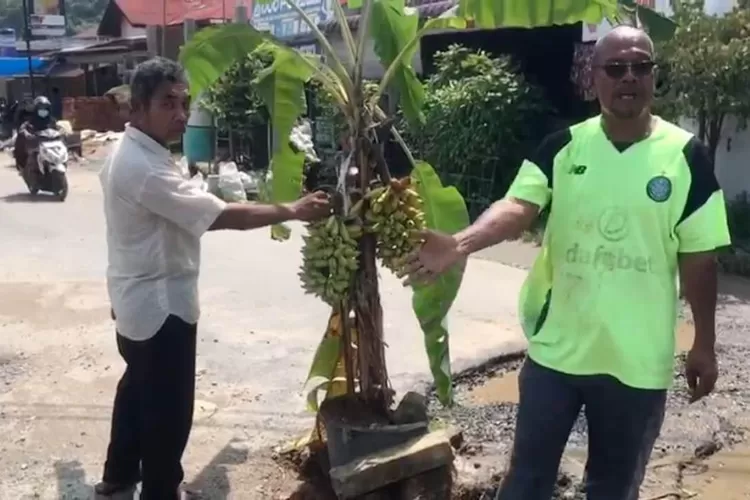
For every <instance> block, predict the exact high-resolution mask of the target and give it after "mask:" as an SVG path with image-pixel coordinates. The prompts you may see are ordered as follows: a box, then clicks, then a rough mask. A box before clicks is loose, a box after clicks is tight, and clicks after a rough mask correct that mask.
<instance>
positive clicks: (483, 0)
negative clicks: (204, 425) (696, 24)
mask: <svg viewBox="0 0 750 500" xmlns="http://www.w3.org/2000/svg"><path fill="white" fill-rule="evenodd" d="M458 13H459V15H460V16H462V17H464V18H466V19H469V20H471V22H472V23H473V24H474V25H475V26H476V27H478V28H485V29H488V28H500V27H514V28H536V27H539V26H551V25H559V24H574V23H577V22H580V21H583V22H584V23H588V24H599V22H601V20H602V19H603V18H608V19H609V20H610V21H612V22H613V23H614V24H619V23H620V22H622V21H625V20H628V19H629V18H632V17H633V16H634V15H637V17H638V19H639V20H640V21H641V23H643V25H644V26H645V27H646V29H648V31H649V33H650V34H651V36H652V37H653V38H654V39H655V40H657V39H658V40H667V39H669V38H670V37H671V36H672V35H673V33H674V29H675V25H674V23H673V22H671V21H670V20H669V19H667V18H665V17H664V16H662V15H661V14H659V13H657V12H656V11H655V10H653V9H651V8H649V7H646V6H644V5H641V4H639V3H637V2H636V1H635V0H534V1H518V0H460V1H459V3H458Z"/></svg>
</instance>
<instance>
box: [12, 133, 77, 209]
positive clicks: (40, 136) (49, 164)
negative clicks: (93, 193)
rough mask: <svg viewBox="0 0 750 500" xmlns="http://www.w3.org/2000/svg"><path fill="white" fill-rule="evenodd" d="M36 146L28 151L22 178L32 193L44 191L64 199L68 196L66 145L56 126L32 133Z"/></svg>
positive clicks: (61, 199)
mask: <svg viewBox="0 0 750 500" xmlns="http://www.w3.org/2000/svg"><path fill="white" fill-rule="evenodd" d="M34 139H35V142H36V146H37V147H35V148H34V150H33V151H30V153H31V154H30V155H29V159H28V163H27V165H26V168H25V169H24V172H23V173H22V175H23V180H24V182H26V186H27V187H28V188H29V192H30V193H31V194H32V195H36V194H37V193H38V192H39V191H46V192H50V193H53V194H54V195H56V196H57V198H58V200H60V201H65V198H67V197H68V177H67V170H68V147H67V145H66V144H65V141H64V140H63V136H62V134H61V133H60V131H59V130H57V129H56V128H47V129H45V130H41V131H39V132H37V133H35V134H34Z"/></svg>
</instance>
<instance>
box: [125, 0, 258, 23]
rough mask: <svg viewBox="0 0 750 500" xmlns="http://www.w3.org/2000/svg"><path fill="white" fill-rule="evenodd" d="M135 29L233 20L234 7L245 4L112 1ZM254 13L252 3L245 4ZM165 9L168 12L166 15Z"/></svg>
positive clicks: (233, 0) (239, 1)
mask: <svg viewBox="0 0 750 500" xmlns="http://www.w3.org/2000/svg"><path fill="white" fill-rule="evenodd" d="M112 1H114V2H115V3H116V4H117V6H118V7H119V8H120V10H121V11H122V13H123V14H124V15H125V18H126V19H127V20H128V22H129V23H130V24H131V25H133V26H160V25H163V24H164V21H165V20H166V24H167V25H173V24H182V23H183V22H184V21H185V19H195V20H196V21H208V20H211V19H230V20H231V19H232V17H233V16H234V7H235V5H237V4H240V5H241V4H242V0H112ZM244 5H245V6H247V8H248V10H249V11H250V12H252V7H253V2H252V0H244ZM165 9H166V11H165Z"/></svg>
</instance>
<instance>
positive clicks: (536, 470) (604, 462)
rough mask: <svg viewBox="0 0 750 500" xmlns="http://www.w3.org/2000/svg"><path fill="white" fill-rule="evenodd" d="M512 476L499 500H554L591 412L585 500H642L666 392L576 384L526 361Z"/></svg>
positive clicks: (602, 380)
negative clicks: (567, 452)
mask: <svg viewBox="0 0 750 500" xmlns="http://www.w3.org/2000/svg"><path fill="white" fill-rule="evenodd" d="M519 391H520V400H519V405H518V416H517V421H516V435H515V441H514V444H513V454H512V456H511V462H510V468H509V471H508V475H507V476H506V477H505V480H504V481H503V484H502V486H501V488H500V491H499V492H498V494H497V496H496V500H550V499H551V498H552V495H553V492H554V487H555V483H556V480H557V472H558V469H559V467H560V459H561V457H562V454H563V451H564V449H565V445H566V443H567V441H568V437H569V436H570V431H571V429H572V428H573V424H575V421H576V420H577V418H578V414H579V413H580V411H581V408H584V414H585V416H586V422H587V424H588V438H589V449H588V460H587V462H586V498H587V499H588V500H637V499H638V490H639V488H640V485H641V483H642V482H643V477H644V475H645V471H646V465H647V464H648V461H649V458H650V456H651V450H652V449H653V446H654V442H655V441H656V438H657V437H658V436H659V431H660V430H661V425H662V422H663V421H664V410H665V406H666V391H662V390H642V389H634V388H632V387H628V386H626V385H624V384H622V383H620V382H619V381H618V380H616V379H615V378H613V377H610V376H605V375H593V376H574V375H566V374H563V373H560V372H557V371H554V370H550V369H548V368H544V367H542V366H540V365H539V364H537V363H535V362H534V361H532V360H530V359H527V360H526V363H525V364H524V366H523V368H522V369H521V374H520V377H519Z"/></svg>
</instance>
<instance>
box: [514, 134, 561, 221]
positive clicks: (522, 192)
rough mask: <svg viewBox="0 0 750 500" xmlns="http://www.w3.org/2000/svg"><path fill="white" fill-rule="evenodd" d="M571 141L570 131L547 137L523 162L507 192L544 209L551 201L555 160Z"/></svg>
mask: <svg viewBox="0 0 750 500" xmlns="http://www.w3.org/2000/svg"><path fill="white" fill-rule="evenodd" d="M571 139H572V136H571V133H570V129H565V130H561V131H559V132H555V133H554V134H551V135H549V136H547V137H546V138H545V139H544V140H543V141H542V143H541V144H540V145H539V147H538V148H537V149H536V151H534V153H533V154H532V155H531V156H529V157H528V158H527V159H525V160H524V161H523V163H522V164H521V168H520V169H519V170H518V173H517V174H516V178H515V179H514V180H513V184H511V186H510V188H509V189H508V192H507V193H506V195H505V196H506V197H507V198H516V199H518V200H523V201H527V202H529V203H533V204H534V205H538V206H539V208H540V209H543V208H545V207H546V206H547V205H548V204H549V202H550V200H551V199H552V184H553V174H554V165H555V158H557V156H558V155H559V154H560V152H561V151H562V150H563V149H564V148H565V146H567V145H568V144H569V143H570V141H571Z"/></svg>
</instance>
